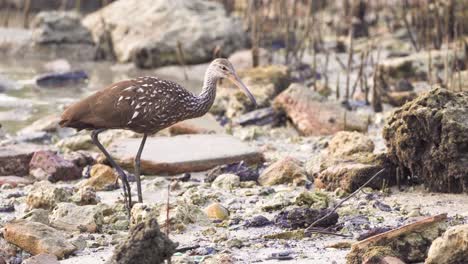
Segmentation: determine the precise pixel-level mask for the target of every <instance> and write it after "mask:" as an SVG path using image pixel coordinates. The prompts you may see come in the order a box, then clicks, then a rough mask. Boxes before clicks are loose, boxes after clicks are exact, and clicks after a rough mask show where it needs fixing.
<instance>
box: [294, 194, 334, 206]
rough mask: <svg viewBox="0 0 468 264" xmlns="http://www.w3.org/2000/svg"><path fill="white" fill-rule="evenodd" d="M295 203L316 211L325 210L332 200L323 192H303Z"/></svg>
mask: <svg viewBox="0 0 468 264" xmlns="http://www.w3.org/2000/svg"><path fill="white" fill-rule="evenodd" d="M294 203H295V204H296V205H298V206H308V207H312V208H315V209H323V208H327V207H328V204H329V203H330V198H329V197H328V195H327V194H325V193H323V192H319V191H315V192H309V191H303V192H301V193H300V194H299V195H298V196H297V197H296V198H295V199H294Z"/></svg>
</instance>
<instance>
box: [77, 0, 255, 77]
mask: <svg viewBox="0 0 468 264" xmlns="http://www.w3.org/2000/svg"><path fill="white" fill-rule="evenodd" d="M124 16H125V17H134V18H135V19H134V20H132V21H131V22H130V21H126V20H123V19H121V17H124ZM83 24H84V25H85V26H86V27H88V28H89V29H90V30H91V32H92V34H93V37H94V39H95V40H96V42H98V43H99V42H103V44H111V47H113V50H112V51H111V52H112V53H114V54H115V57H116V58H117V60H118V61H119V62H128V61H133V62H134V63H135V64H136V65H137V66H138V67H143V68H149V67H160V66H164V65H170V64H179V60H178V55H177V52H178V45H180V44H181V45H180V46H181V49H182V51H183V55H184V61H185V63H186V64H196V63H202V62H207V61H209V60H210V59H212V57H213V52H214V50H215V49H219V48H220V52H221V54H220V55H221V56H226V55H229V54H230V53H232V52H233V51H235V50H237V49H240V48H243V47H244V46H245V42H246V35H245V33H244V32H243V30H242V26H241V25H240V21H234V20H233V19H232V18H229V17H226V14H225V10H224V8H223V7H222V5H221V4H219V3H215V2H206V1H201V0H196V1H172V2H170V1H169V2H168V1H165V0H151V1H147V2H145V3H141V2H140V1H137V0H124V1H116V2H114V3H112V4H110V5H108V6H106V7H104V8H102V9H100V10H99V11H97V12H94V13H92V14H90V15H88V16H86V17H85V18H84V20H83ZM153 25H159V26H158V27H157V28H155V27H154V26H153ZM187 25H191V26H190V27H187ZM178 43H180V44H178Z"/></svg>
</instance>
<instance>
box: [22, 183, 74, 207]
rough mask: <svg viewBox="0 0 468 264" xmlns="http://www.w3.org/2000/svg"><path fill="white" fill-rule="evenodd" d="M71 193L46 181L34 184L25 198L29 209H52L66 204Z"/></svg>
mask: <svg viewBox="0 0 468 264" xmlns="http://www.w3.org/2000/svg"><path fill="white" fill-rule="evenodd" d="M70 197H71V192H70V191H68V190H66V189H64V188H63V187H58V186H56V185H54V184H52V183H50V182H48V181H40V182H35V183H34V184H33V185H32V188H31V190H30V191H29V193H28V196H27V197H26V204H27V205H28V207H29V209H32V208H44V209H53V208H54V207H55V205H56V204H57V203H60V202H68V201H69V200H70Z"/></svg>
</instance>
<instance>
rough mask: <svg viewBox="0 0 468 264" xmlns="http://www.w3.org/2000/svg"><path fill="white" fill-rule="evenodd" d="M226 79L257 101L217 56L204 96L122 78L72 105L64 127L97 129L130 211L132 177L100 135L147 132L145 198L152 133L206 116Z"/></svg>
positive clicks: (95, 134) (137, 162)
mask: <svg viewBox="0 0 468 264" xmlns="http://www.w3.org/2000/svg"><path fill="white" fill-rule="evenodd" d="M222 78H227V79H229V80H230V81H232V82H233V83H234V84H235V85H236V86H238V87H239V88H241V89H242V90H243V91H244V92H245V94H246V95H247V96H248V97H249V98H250V100H251V101H252V103H253V104H254V105H256V101H255V98H254V97H253V95H252V94H251V93H250V91H249V90H248V89H247V87H246V86H245V85H244V84H243V83H242V81H241V80H240V78H239V77H238V76H237V74H236V71H235V70H234V67H233V66H232V64H231V63H230V62H229V61H228V60H227V59H215V60H214V61H212V62H211V63H210V65H209V66H208V69H207V70H206V73H205V78H204V82H203V89H202V91H201V93H200V94H199V95H194V94H193V93H191V92H190V91H188V90H186V89H185V88H183V87H182V86H180V85H179V84H177V83H175V82H172V81H168V80H163V79H159V78H157V77H139V78H136V79H132V80H125V81H120V82H117V83H114V84H111V85H109V86H107V87H106V88H104V89H102V90H99V91H98V92H96V93H94V94H92V95H90V96H88V97H86V98H84V99H82V100H80V101H78V102H76V103H74V104H72V105H71V106H69V107H68V108H67V109H65V111H64V112H63V114H62V117H61V121H60V125H61V126H62V127H72V128H76V129H78V130H82V129H86V130H92V133H91V138H92V140H93V143H94V144H95V145H96V146H97V147H98V148H99V149H100V150H101V151H102V153H103V154H104V155H105V157H106V159H107V160H108V161H109V163H110V164H111V165H112V167H114V168H115V170H116V171H117V173H118V174H119V177H120V179H121V181H122V188H123V192H124V202H125V203H126V205H127V210H129V209H130V208H131V206H132V196H131V192H130V184H129V183H128V179H127V175H126V174H125V172H124V171H123V170H122V168H121V167H120V166H119V165H118V164H117V163H116V162H115V161H114V160H113V159H112V157H111V155H110V154H109V152H107V150H106V149H105V148H104V146H103V145H102V144H101V143H100V142H99V139H98V135H99V133H101V132H103V131H105V130H107V129H128V130H132V131H135V132H137V133H141V134H143V138H142V140H141V144H140V146H139V148H138V152H137V154H136V156H135V160H134V170H135V178H136V183H137V189H138V201H139V202H142V201H143V195H142V191H141V181H140V172H141V164H140V159H141V154H142V151H143V148H144V146H145V142H146V138H147V136H148V135H151V134H154V133H156V132H158V131H160V130H161V129H164V128H166V127H169V126H171V125H173V124H175V123H177V122H179V121H182V120H186V119H190V118H195V117H200V116H202V115H204V114H206V113H207V112H208V110H209V109H210V107H211V106H212V105H213V102H214V99H215V96H216V86H217V83H218V80H220V79H222ZM127 198H128V200H127Z"/></svg>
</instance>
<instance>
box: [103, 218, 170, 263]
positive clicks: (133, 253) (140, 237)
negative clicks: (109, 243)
mask: <svg viewBox="0 0 468 264" xmlns="http://www.w3.org/2000/svg"><path fill="white" fill-rule="evenodd" d="M129 234H130V235H129V237H128V238H127V239H126V240H125V241H123V242H122V243H121V244H119V245H118V246H117V248H116V249H115V250H114V254H113V256H112V258H111V260H110V261H109V262H108V263H109V264H132V263H141V264H152V263H163V262H165V260H166V259H168V258H169V257H170V256H172V254H174V252H175V250H176V248H177V244H176V243H174V242H172V241H171V240H169V238H168V237H167V236H166V235H164V234H163V233H162V232H161V231H160V230H159V226H158V222H157V221H156V220H155V219H150V220H148V221H146V222H144V223H140V224H138V225H136V226H134V227H132V228H131V230H130V232H129Z"/></svg>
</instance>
